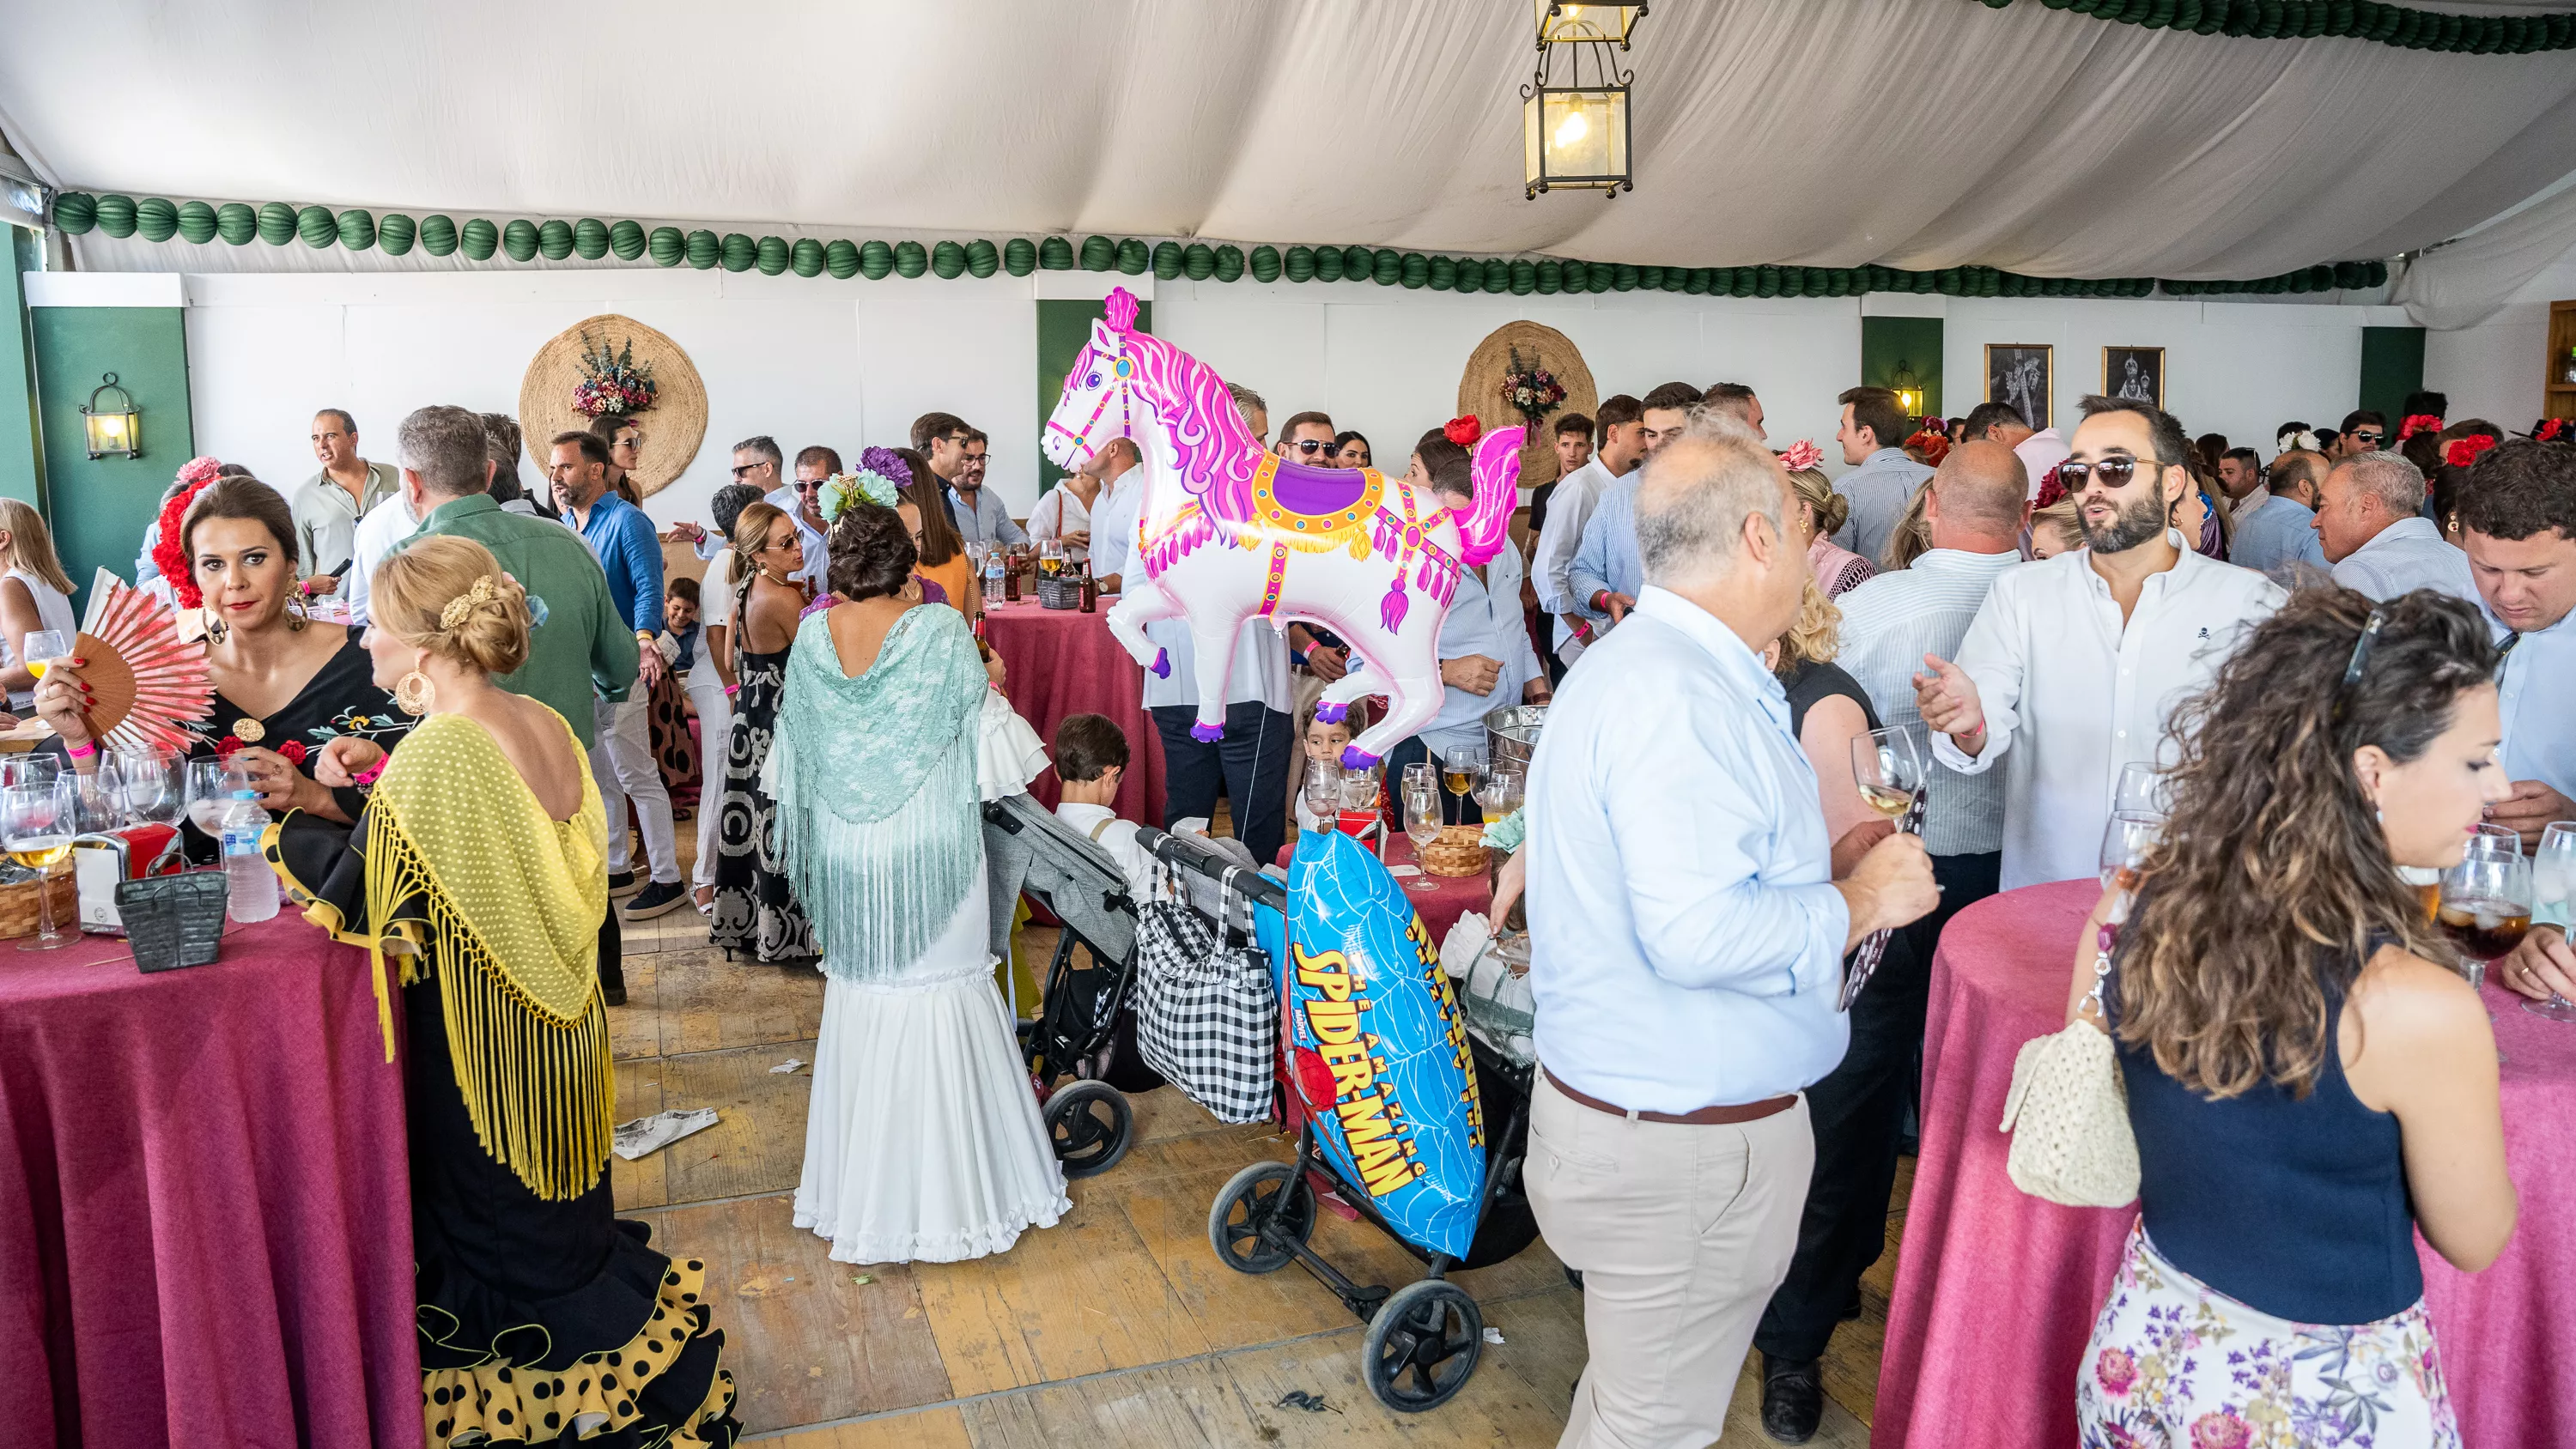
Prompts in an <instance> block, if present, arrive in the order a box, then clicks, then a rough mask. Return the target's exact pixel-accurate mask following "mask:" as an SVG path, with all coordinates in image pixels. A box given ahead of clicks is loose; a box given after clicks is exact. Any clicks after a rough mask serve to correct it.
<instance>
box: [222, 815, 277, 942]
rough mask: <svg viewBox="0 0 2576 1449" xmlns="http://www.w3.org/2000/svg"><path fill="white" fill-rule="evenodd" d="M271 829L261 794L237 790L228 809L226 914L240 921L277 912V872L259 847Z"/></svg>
mask: <svg viewBox="0 0 2576 1449" xmlns="http://www.w3.org/2000/svg"><path fill="white" fill-rule="evenodd" d="M267 829H268V812H267V811H265V810H263V809H261V808H260V807H259V796H258V795H257V794H255V793H253V792H251V791H249V790H235V791H234V792H233V802H232V804H231V805H230V806H228V807H226V809H225V810H224V822H223V835H222V837H221V839H222V841H223V848H224V886H225V890H224V914H226V915H228V916H230V917H232V918H233V919H234V920H236V921H241V922H245V923H248V922H251V921H265V920H267V919H269V918H270V917H271V916H274V915H276V914H277V873H276V872H275V871H273V870H270V869H269V868H268V857H267V856H266V855H265V854H263V853H262V852H261V850H260V848H259V839H260V836H261V835H262V834H263V833H265V832H266V831H267Z"/></svg>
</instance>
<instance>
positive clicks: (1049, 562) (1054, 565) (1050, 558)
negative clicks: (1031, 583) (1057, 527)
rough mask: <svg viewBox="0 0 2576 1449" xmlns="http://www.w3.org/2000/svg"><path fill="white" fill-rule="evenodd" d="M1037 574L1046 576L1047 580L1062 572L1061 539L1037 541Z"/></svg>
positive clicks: (1062, 546) (1062, 554)
mask: <svg viewBox="0 0 2576 1449" xmlns="http://www.w3.org/2000/svg"><path fill="white" fill-rule="evenodd" d="M1038 572H1039V573H1042V574H1044V575H1046V576H1047V577H1048V578H1054V577H1055V576H1056V575H1057V574H1060V573H1062V572H1064V540H1063V539H1060V538H1042V539H1039V540H1038Z"/></svg>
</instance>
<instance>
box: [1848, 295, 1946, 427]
mask: <svg viewBox="0 0 2576 1449" xmlns="http://www.w3.org/2000/svg"><path fill="white" fill-rule="evenodd" d="M1900 364H1901V365H1903V366H1904V367H1906V368H1908V369H1910V370H1911V371H1912V372H1913V373H1914V376H1915V379H1916V380H1917V381H1918V382H1919V383H1920V384H1921V385H1922V388H1923V407H1922V411H1921V414H1920V415H1921V416H1923V417H1935V418H1937V417H1947V416H1948V414H1946V413H1944V412H1942V411H1941V319H1940V318H1938V317H1863V318H1862V319H1860V385H1861V386H1863V387H1894V386H1896V371H1897V368H1898V366H1899V365H1900Z"/></svg>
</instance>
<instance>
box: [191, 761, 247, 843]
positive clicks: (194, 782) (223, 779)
mask: <svg viewBox="0 0 2576 1449" xmlns="http://www.w3.org/2000/svg"><path fill="white" fill-rule="evenodd" d="M249 788H250V775H249V773H248V772H247V771H244V770H241V769H237V768H235V767H234V765H233V762H232V761H230V760H225V759H205V760H190V761H189V762H188V820H189V823H191V824H193V825H195V826H196V827H197V829H198V830H200V831H202V832H204V833H205V834H207V835H209V836H215V835H221V834H222V833H223V829H224V811H225V810H227V809H228V808H230V807H231V805H232V801H233V792H234V791H235V790H247V789H249Z"/></svg>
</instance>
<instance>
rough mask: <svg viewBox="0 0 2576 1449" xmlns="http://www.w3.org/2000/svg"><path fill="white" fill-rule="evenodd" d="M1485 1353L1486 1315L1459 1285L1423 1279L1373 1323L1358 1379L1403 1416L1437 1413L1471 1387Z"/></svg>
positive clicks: (1382, 1310) (1382, 1309) (1381, 1310)
mask: <svg viewBox="0 0 2576 1449" xmlns="http://www.w3.org/2000/svg"><path fill="white" fill-rule="evenodd" d="M1484 1349H1485V1315H1484V1314H1483V1312H1481V1311H1480V1310H1478V1309H1477V1307H1476V1300H1475V1299H1473V1298H1470V1297H1468V1296H1467V1290H1465V1289H1464V1288H1461V1287H1459V1286H1458V1285H1457V1284H1455V1283H1451V1282H1447V1281H1445V1280H1443V1279H1438V1278H1425V1279H1423V1280H1422V1281H1421V1282H1419V1283H1408V1284H1406V1285H1405V1286H1404V1287H1402V1288H1400V1289H1398V1290H1396V1293H1395V1296H1394V1297H1392V1298H1389V1299H1387V1300H1386V1302H1384V1303H1382V1304H1380V1305H1378V1310H1377V1316H1376V1317H1375V1318H1372V1319H1370V1320H1369V1330H1368V1340H1367V1343H1366V1344H1365V1345H1364V1346H1363V1347H1362V1348H1361V1350H1360V1374H1361V1376H1362V1377H1363V1378H1365V1379H1367V1380H1368V1387H1369V1392H1370V1393H1372V1394H1375V1395H1377V1401H1378V1402H1379V1403H1381V1404H1384V1405H1386V1406H1387V1407H1388V1408H1390V1409H1394V1410H1396V1411H1397V1412H1399V1413H1406V1414H1419V1413H1421V1412H1422V1411H1423V1410H1425V1409H1436V1408H1438V1407H1439V1406H1440V1405H1442V1404H1445V1403H1447V1402H1449V1400H1450V1399H1451V1397H1453V1396H1454V1395H1456V1394H1457V1392H1458V1391H1459V1390H1460V1389H1462V1388H1465V1387H1466V1386H1467V1380H1468V1378H1469V1376H1471V1375H1473V1374H1474V1373H1475V1372H1476V1360H1477V1358H1478V1357H1479V1356H1481V1355H1482V1354H1483V1353H1484Z"/></svg>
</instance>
